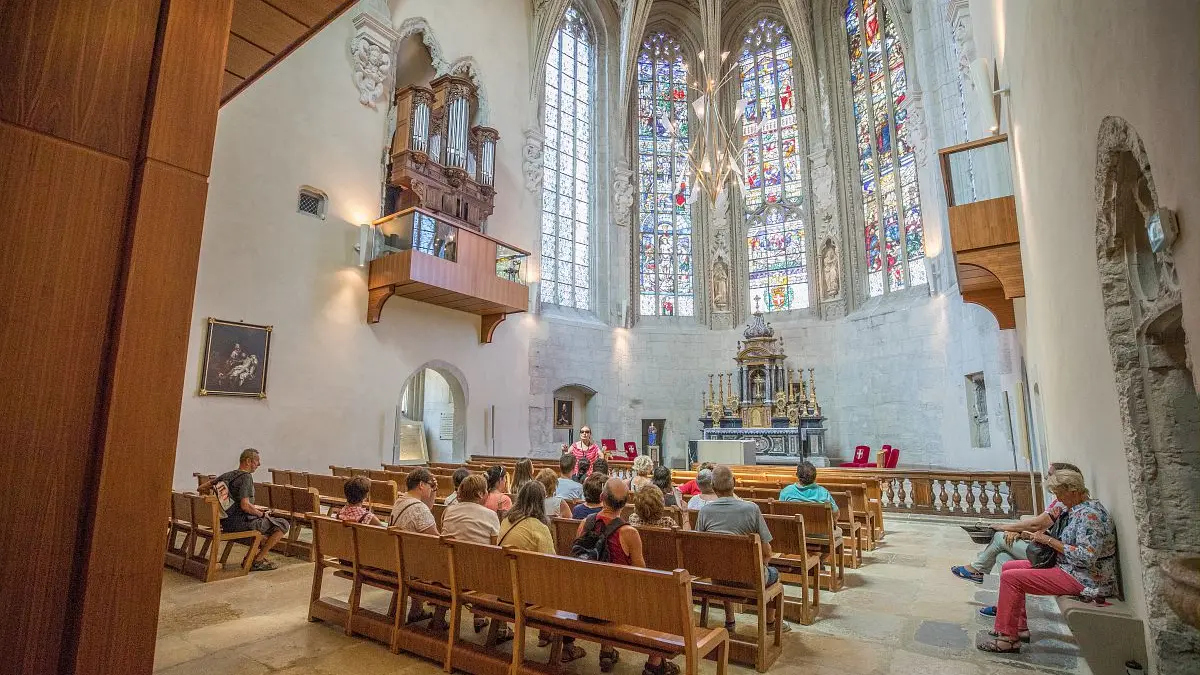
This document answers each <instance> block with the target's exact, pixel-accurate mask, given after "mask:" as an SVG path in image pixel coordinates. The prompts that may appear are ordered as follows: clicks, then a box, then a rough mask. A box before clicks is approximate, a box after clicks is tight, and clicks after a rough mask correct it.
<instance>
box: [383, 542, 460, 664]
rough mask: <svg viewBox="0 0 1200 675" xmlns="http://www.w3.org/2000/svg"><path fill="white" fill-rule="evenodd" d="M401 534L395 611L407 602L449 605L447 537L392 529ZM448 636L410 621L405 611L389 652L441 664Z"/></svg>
mask: <svg viewBox="0 0 1200 675" xmlns="http://www.w3.org/2000/svg"><path fill="white" fill-rule="evenodd" d="M393 531H394V532H395V533H396V536H397V537H399V538H400V599H399V602H398V604H397V609H396V611H397V612H402V613H404V612H407V611H408V606H409V603H410V602H412V603H415V604H421V603H429V604H432V605H435V606H437V607H444V608H446V609H447V610H449V609H450V607H451V605H452V604H453V596H452V594H451V590H450V589H451V586H452V579H451V576H452V574H451V571H450V570H451V567H452V566H453V562H452V560H451V557H450V546H449V545H448V544H447V543H446V540H447V539H446V538H441V537H438V536H436V535H432V534H419V533H417V532H403V531H399V530H393ZM448 648H449V637H448V635H447V633H446V632H445V631H436V630H433V629H432V628H430V627H429V626H427V625H426V626H421V625H418V624H416V623H409V622H408V621H407V616H406V615H405V617H404V618H402V619H401V620H400V621H399V622H398V623H397V626H396V637H395V638H394V639H393V643H392V652H393V653H399V650H400V649H404V650H405V651H407V652H409V653H412V654H417V655H418V656H423V657H425V658H427V659H432V660H434V661H437V662H438V663H442V664H444V663H445V662H446V659H447V650H448Z"/></svg>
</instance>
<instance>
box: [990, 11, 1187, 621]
mask: <svg viewBox="0 0 1200 675" xmlns="http://www.w3.org/2000/svg"><path fill="white" fill-rule="evenodd" d="M971 9H972V13H973V18H974V20H975V25H976V28H977V47H978V49H979V51H980V55H981V56H982V55H986V56H989V57H993V58H998V60H999V70H1000V82H1001V86H1002V87H1004V86H1007V87H1009V88H1010V89H1011V95H1010V97H1009V100H1008V102H1007V103H1008V104H1011V107H1009V108H1008V111H1007V112H1008V121H1009V124H1010V126H1011V136H1012V142H1013V148H1014V167H1013V168H1014V180H1015V182H1016V190H1017V201H1018V215H1019V218H1020V221H1021V222H1020V229H1021V245H1022V257H1023V261H1024V271H1025V287H1026V289H1027V293H1028V297H1027V298H1026V301H1025V303H1024V312H1023V314H1024V315H1025V325H1024V326H1023V331H1024V333H1025V334H1024V336H1023V337H1024V340H1025V342H1026V345H1027V358H1028V360H1029V372H1030V374H1031V376H1033V379H1034V380H1035V382H1036V383H1037V384H1038V385H1039V388H1040V397H1041V400H1042V402H1043V404H1044V409H1045V418H1046V421H1047V428H1046V429H1045V430H1044V431H1045V433H1046V434H1047V435H1048V442H1049V447H1050V448H1051V453H1050V454H1051V458H1052V459H1058V460H1068V461H1072V462H1075V463H1077V464H1080V465H1081V466H1082V467H1083V469H1084V473H1085V475H1086V477H1087V479H1088V483H1089V485H1090V486H1091V487H1092V489H1093V495H1094V496H1096V497H1098V498H1099V499H1100V500H1101V501H1103V502H1104V503H1105V504H1106V505H1107V506H1108V507H1109V509H1110V510H1111V511H1112V513H1113V514H1114V516H1115V519H1116V522H1117V528H1118V536H1119V538H1120V545H1121V564H1122V568H1123V571H1124V578H1125V592H1126V593H1127V594H1128V598H1129V600H1131V601H1132V604H1133V606H1134V607H1135V608H1136V609H1137V611H1138V612H1139V613H1141V614H1143V615H1144V614H1145V610H1146V608H1145V595H1144V592H1143V587H1142V584H1141V583H1139V579H1140V571H1141V565H1140V562H1139V559H1138V546H1137V530H1136V523H1135V519H1134V514H1133V510H1132V508H1133V507H1132V497H1131V491H1130V480H1131V476H1130V475H1129V473H1127V465H1126V459H1125V457H1126V455H1125V449H1124V447H1123V436H1122V428H1121V420H1120V414H1119V409H1118V399H1117V392H1116V389H1115V381H1114V376H1113V369H1112V360H1111V357H1110V353H1109V347H1108V342H1107V339H1106V333H1105V325H1104V312H1103V307H1102V303H1101V291H1100V277H1099V274H1098V271H1097V265H1096V248H1095V232H1096V208H1097V207H1096V176H1095V171H1096V146H1097V135H1098V132H1099V128H1100V123H1101V120H1103V119H1104V117H1105V116H1109V115H1114V116H1119V117H1121V118H1124V119H1125V120H1127V121H1128V122H1129V124H1130V125H1131V126H1132V127H1133V128H1134V129H1136V130H1137V132H1138V134H1139V135H1140V136H1141V138H1142V141H1143V142H1144V144H1145V148H1146V152H1147V154H1148V157H1149V160H1150V166H1151V170H1152V172H1153V178H1154V184H1155V187H1156V188H1157V192H1158V198H1159V201H1160V203H1161V205H1163V206H1165V207H1168V208H1172V209H1175V210H1176V211H1177V212H1178V213H1179V222H1180V227H1181V231H1182V235H1181V239H1180V241H1179V242H1178V244H1177V249H1176V260H1177V261H1178V269H1179V273H1180V282H1181V286H1182V289H1183V291H1182V295H1183V305H1184V327H1185V328H1186V329H1187V331H1188V332H1189V334H1190V336H1191V338H1192V340H1193V342H1192V344H1195V342H1194V341H1195V340H1196V339H1200V338H1198V337H1197V336H1200V307H1198V306H1197V303H1198V302H1200V191H1198V190H1197V189H1196V187H1195V178H1196V176H1197V175H1200V134H1198V133H1197V129H1196V124H1195V121H1196V110H1197V107H1198V103H1200V101H1198V95H1200V89H1198V81H1200V77H1198V57H1200V51H1198V50H1200V48H1198V46H1197V41H1196V25H1197V21H1198V19H1200V5H1197V4H1196V3H1195V2H1191V1H1188V0H1178V1H1158V0H1086V1H1085V0H1071V1H1068V0H1058V1H1056V2H1033V1H1030V0H993V1H991V2H979V1H978V0H977V1H976V2H973V3H972V5H971ZM1194 353H1195V352H1194V349H1192V354H1193V356H1194ZM1031 384H1032V383H1031Z"/></svg>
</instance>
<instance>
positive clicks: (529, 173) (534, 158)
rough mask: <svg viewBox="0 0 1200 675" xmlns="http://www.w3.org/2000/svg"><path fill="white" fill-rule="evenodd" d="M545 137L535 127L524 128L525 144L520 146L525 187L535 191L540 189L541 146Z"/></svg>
mask: <svg viewBox="0 0 1200 675" xmlns="http://www.w3.org/2000/svg"><path fill="white" fill-rule="evenodd" d="M545 140H546V137H545V136H543V135H542V133H541V132H540V131H537V130H536V129H526V130H525V144H524V145H522V146H521V156H522V163H521V172H522V173H524V174H525V189H526V190H528V191H530V192H535V193H536V192H537V191H539V190H541V189H542V152H543V150H542V147H543V143H544V142H545Z"/></svg>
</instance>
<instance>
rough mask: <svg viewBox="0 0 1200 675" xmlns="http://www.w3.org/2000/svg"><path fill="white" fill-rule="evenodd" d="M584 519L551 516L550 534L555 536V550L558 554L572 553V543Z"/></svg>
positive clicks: (567, 554) (566, 554)
mask: <svg viewBox="0 0 1200 675" xmlns="http://www.w3.org/2000/svg"><path fill="white" fill-rule="evenodd" d="M582 522H583V521H582V520H576V519H574V518H551V519H550V535H551V536H552V537H553V538H554V552H555V553H557V554H558V555H565V556H569V555H571V544H573V543H575V535H576V533H578V532H579V524H580V523H582Z"/></svg>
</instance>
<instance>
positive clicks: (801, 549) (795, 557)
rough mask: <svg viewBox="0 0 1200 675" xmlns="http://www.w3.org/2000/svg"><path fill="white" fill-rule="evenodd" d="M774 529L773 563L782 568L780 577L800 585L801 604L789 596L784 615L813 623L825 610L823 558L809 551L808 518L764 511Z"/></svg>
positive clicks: (769, 526)
mask: <svg viewBox="0 0 1200 675" xmlns="http://www.w3.org/2000/svg"><path fill="white" fill-rule="evenodd" d="M763 519H764V520H766V521H767V529H769V530H770V531H771V552H772V553H773V554H774V555H773V556H772V557H771V563H770V564H771V566H772V567H774V568H775V569H777V570H779V580H780V581H782V582H784V583H791V584H800V606H799V607H796V606H795V601H794V600H791V599H789V598H787V597H785V598H784V601H783V609H784V616H786V617H787V618H788V620H790V621H797V622H799V623H802V624H804V625H806V626H807V625H810V624H812V623H813V621H815V620H816V618H817V614H818V613H819V612H820V610H821V583H820V580H819V579H818V577H819V576H820V574H821V559H820V558H819V557H818V556H815V555H811V554H810V553H809V552H808V540H807V535H806V533H805V530H804V517H803V516H799V515H795V516H776V515H773V514H771V515H768V514H764V515H763Z"/></svg>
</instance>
